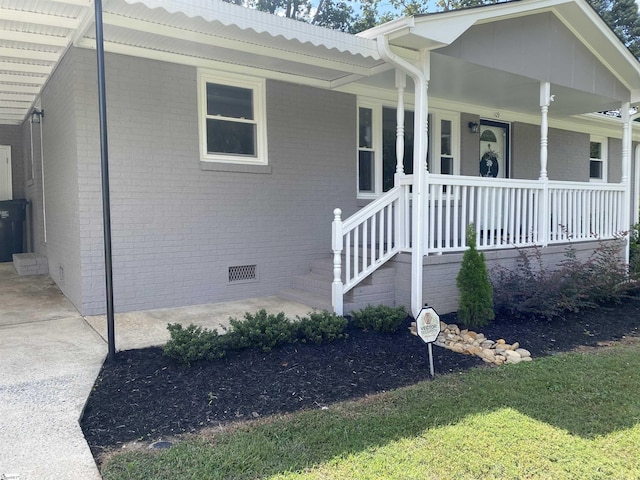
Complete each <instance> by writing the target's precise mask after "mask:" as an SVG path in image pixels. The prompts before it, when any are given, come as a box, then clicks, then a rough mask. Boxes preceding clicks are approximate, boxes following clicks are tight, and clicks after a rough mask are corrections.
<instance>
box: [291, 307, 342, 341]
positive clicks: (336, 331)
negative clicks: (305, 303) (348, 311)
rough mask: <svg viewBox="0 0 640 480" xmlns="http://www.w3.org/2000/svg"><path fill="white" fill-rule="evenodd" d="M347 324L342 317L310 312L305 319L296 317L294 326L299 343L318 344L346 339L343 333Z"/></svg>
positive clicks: (327, 313) (324, 312)
mask: <svg viewBox="0 0 640 480" xmlns="http://www.w3.org/2000/svg"><path fill="white" fill-rule="evenodd" d="M347 323H348V322H347V319H346V318H344V317H343V316H341V315H336V314H335V313H329V312H327V311H326V310H325V311H323V312H311V313H309V315H308V316H306V317H302V318H299V317H298V320H297V322H296V326H297V330H298V336H299V338H300V341H301V342H303V343H306V342H311V343H315V344H320V343H327V342H332V341H334V340H338V339H340V338H347V334H346V333H344V331H345V330H346V328H347Z"/></svg>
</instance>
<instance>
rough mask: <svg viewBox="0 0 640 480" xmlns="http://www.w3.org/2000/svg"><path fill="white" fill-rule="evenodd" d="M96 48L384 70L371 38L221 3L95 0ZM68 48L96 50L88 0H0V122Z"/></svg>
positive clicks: (358, 71) (278, 68)
mask: <svg viewBox="0 0 640 480" xmlns="http://www.w3.org/2000/svg"><path fill="white" fill-rule="evenodd" d="M103 22H104V40H105V51H107V52H115V53H125V54H130V55H137V56H140V57H145V58H154V59H158V60H165V61H171V62H176V63H183V64H189V65H194V66H203V67H206V66H209V67H220V66H224V67H226V68H231V69H233V68H237V67H239V66H240V67H245V68H256V69H262V70H266V71H269V72H272V74H273V75H281V76H287V78H294V79H295V78H299V79H300V81H304V82H307V83H313V84H316V85H319V86H326V87H331V86H333V85H334V84H335V82H342V83H344V82H347V81H352V80H355V79H358V78H363V77H366V76H368V75H370V74H372V73H375V72H376V71H379V70H381V69H382V70H383V69H385V68H389V67H388V66H386V65H385V64H384V62H383V61H382V60H381V59H380V57H379V55H378V53H377V50H376V48H375V42H374V41H373V40H369V39H365V38H360V37H356V36H353V35H349V34H346V33H343V32H338V31H334V30H329V29H325V28H321V27H317V26H312V25H309V24H306V23H303V22H298V21H295V20H291V19H287V18H282V17H278V16H276V15H271V14H268V13H264V12H258V11H255V10H249V9H246V8H243V7H240V6H237V5H233V4H229V3H225V2H222V1H220V0H189V1H185V0H104V1H103ZM71 46H77V47H82V48H92V49H94V48H95V26H94V2H93V0H0V124H20V123H21V122H22V121H23V120H24V119H25V117H26V116H27V114H28V113H29V112H30V111H31V108H32V107H33V105H34V103H35V102H36V101H37V98H38V95H39V93H40V91H41V89H42V87H43V86H44V84H45V83H46V81H47V79H48V78H49V76H50V75H51V73H52V72H53V70H54V69H55V67H56V65H57V64H58V62H59V61H60V60H61V58H62V56H63V55H64V53H65V52H66V51H67V49H68V48H70V47H71Z"/></svg>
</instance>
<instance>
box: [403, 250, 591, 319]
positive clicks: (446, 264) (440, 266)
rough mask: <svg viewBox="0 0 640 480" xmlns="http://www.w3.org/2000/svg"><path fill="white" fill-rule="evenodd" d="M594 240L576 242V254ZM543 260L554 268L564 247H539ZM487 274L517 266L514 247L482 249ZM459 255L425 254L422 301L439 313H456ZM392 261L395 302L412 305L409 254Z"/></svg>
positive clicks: (581, 253) (581, 254) (580, 254)
mask: <svg viewBox="0 0 640 480" xmlns="http://www.w3.org/2000/svg"><path fill="white" fill-rule="evenodd" d="M597 247H598V244H597V243H596V242H584V243H576V244H574V245H573V248H575V251H576V256H577V258H578V259H580V260H585V259H586V258H587V257H588V256H589V255H590V254H591V253H592V252H593V249H594V248H597ZM542 252H543V263H544V265H545V266H546V267H548V268H553V267H555V266H557V265H559V264H560V262H562V261H563V260H565V259H566V252H567V247H566V246H563V245H560V246H550V247H546V248H544V249H543V250H542ZM484 255H485V259H486V262H487V270H488V271H489V273H491V271H492V270H493V269H494V268H495V267H497V266H501V267H504V268H510V269H512V268H515V267H516V266H517V265H518V258H519V253H518V251H517V250H516V249H505V250H496V251H488V252H484ZM461 261H462V254H461V253H459V254H446V255H433V256H428V257H424V262H423V265H424V269H423V279H422V281H423V289H422V291H423V294H422V295H423V303H426V304H428V305H429V306H431V307H433V308H434V309H435V310H436V311H437V312H438V313H443V314H444V313H450V312H455V311H456V310H457V308H458V301H459V298H460V295H459V293H458V288H457V286H456V277H457V275H458V272H459V270H460V262H461ZM391 264H392V265H393V266H394V267H395V269H396V302H395V303H396V305H404V306H406V307H407V309H409V310H410V307H411V256H410V255H409V254H406V253H403V254H400V255H398V256H396V258H394V260H392V261H391Z"/></svg>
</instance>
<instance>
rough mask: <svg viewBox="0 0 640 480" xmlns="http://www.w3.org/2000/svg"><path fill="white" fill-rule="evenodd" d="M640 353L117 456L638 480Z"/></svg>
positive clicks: (191, 466)
mask: <svg viewBox="0 0 640 480" xmlns="http://www.w3.org/2000/svg"><path fill="white" fill-rule="evenodd" d="M639 388H640V344H639V343H636V344H635V345H619V346H616V347H613V348H607V349H601V350H598V351H596V352H594V353H570V354H562V355H557V356H553V357H546V358H541V359H536V360H535V361H533V362H528V363H521V364H518V365H510V366H506V367H500V368H491V369H474V370H470V371H467V372H464V373H461V374H453V375H446V376H441V377H437V378H436V379H435V380H434V381H431V382H421V383H419V384H416V385H414V386H412V387H408V388H403V389H399V390H395V391H392V392H387V393H384V394H380V395H376V396H372V397H368V398H365V399H362V400H360V401H357V402H345V403H341V404H338V405H334V406H332V407H330V408H329V409H328V410H316V411H305V412H300V413H297V414H292V415H287V416H283V417H278V418H272V419H268V420H260V421H256V422H254V423H249V424H243V425H240V426H237V427H234V428H231V429H228V430H227V431H224V432H222V433H218V434H215V435H204V434H203V435H200V436H198V437H194V438H192V439H189V440H186V441H183V442H180V443H178V444H177V445H175V446H174V447H172V448H171V449H168V450H162V451H157V452H150V451H147V450H145V451H136V452H127V453H121V454H116V455H113V456H111V457H110V458H109V459H108V460H107V461H106V462H105V463H104V465H103V471H102V473H103V476H104V479H105V480H116V479H128V480H130V479H145V480H147V479H154V480H156V479H157V480H162V479H172V480H173V479H176V478H180V479H185V480H186V479H194V480H195V479H198V480H200V479H254V478H261V479H273V480H275V479H278V480H291V479H440V480H443V479H479V478H482V479H493V478H496V479H498V478H500V479H516V478H518V479H519V478H527V479H555V478H568V479H600V478H602V479H611V478H615V479H638V478H640V453H638V452H640V396H639V395H638V390H639Z"/></svg>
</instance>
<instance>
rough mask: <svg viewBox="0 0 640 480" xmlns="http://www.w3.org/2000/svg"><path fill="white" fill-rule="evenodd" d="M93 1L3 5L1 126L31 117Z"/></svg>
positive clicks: (27, 0)
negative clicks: (30, 111)
mask: <svg viewBox="0 0 640 480" xmlns="http://www.w3.org/2000/svg"><path fill="white" fill-rule="evenodd" d="M92 5H93V4H92V1H91V0H56V1H52V0H0V123H4V124H19V123H21V122H22V120H23V119H24V118H25V117H26V116H27V114H28V113H29V109H30V108H31V105H32V104H33V103H34V102H35V100H36V98H37V95H38V94H39V93H40V90H41V89H42V86H43V85H44V84H45V83H46V81H47V79H48V77H49V75H50V74H51V72H52V71H53V68H54V66H55V64H56V63H57V62H58V61H59V60H60V58H61V56H62V55H63V54H64V52H65V51H66V49H67V48H68V45H69V44H70V43H71V40H72V38H73V36H74V35H75V32H76V29H77V28H78V27H79V26H80V25H81V24H82V22H83V20H84V18H85V17H86V16H87V15H89V14H92V12H93V8H92Z"/></svg>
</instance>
